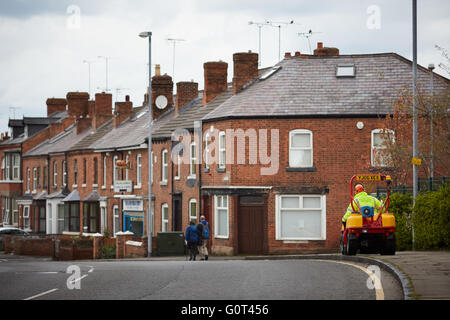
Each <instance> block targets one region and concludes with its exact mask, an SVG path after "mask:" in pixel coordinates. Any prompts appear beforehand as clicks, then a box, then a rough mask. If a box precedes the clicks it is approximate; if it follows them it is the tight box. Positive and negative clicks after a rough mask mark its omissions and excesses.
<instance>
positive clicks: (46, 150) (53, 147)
mask: <svg viewBox="0 0 450 320" xmlns="http://www.w3.org/2000/svg"><path fill="white" fill-rule="evenodd" d="M90 134H91V130H90V129H87V130H85V131H83V132H81V133H80V134H78V135H77V128H76V125H75V124H72V125H71V126H69V127H68V128H67V129H66V130H64V131H63V132H61V133H59V134H57V135H56V136H54V137H53V138H51V139H48V140H45V141H44V142H42V143H41V144H39V145H37V146H36V147H34V148H33V149H31V150H29V151H28V152H27V153H25V154H24V155H23V156H24V157H32V156H41V155H47V154H51V153H60V152H65V151H68V150H69V149H70V148H71V147H72V146H73V145H74V144H76V143H78V142H79V141H81V140H82V139H84V138H85V137H86V136H88V135H90Z"/></svg>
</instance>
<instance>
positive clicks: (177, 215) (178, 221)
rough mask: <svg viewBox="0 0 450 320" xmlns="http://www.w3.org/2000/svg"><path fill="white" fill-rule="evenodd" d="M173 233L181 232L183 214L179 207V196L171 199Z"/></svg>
mask: <svg viewBox="0 0 450 320" xmlns="http://www.w3.org/2000/svg"><path fill="white" fill-rule="evenodd" d="M172 219H173V224H172V226H173V231H183V230H182V229H183V213H182V205H181V196H178V195H177V196H174V197H173V217H172Z"/></svg>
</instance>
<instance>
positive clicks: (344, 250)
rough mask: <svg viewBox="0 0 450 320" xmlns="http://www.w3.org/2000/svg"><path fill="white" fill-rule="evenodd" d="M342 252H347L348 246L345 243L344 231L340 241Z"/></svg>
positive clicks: (344, 253)
mask: <svg viewBox="0 0 450 320" xmlns="http://www.w3.org/2000/svg"><path fill="white" fill-rule="evenodd" d="M340 248H341V253H342V254H343V255H346V254H347V246H345V245H344V233H343V232H341V242H340Z"/></svg>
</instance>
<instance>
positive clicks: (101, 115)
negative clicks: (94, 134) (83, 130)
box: [91, 92, 113, 130]
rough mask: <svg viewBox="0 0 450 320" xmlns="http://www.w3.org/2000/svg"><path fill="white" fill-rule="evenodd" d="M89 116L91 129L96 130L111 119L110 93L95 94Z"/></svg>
mask: <svg viewBox="0 0 450 320" xmlns="http://www.w3.org/2000/svg"><path fill="white" fill-rule="evenodd" d="M91 117H92V129H93V130H97V128H98V127H100V126H101V125H102V124H104V123H105V122H107V121H109V120H110V119H112V117H113V114H112V94H110V93H105V92H102V93H97V94H96V95H95V102H94V109H93V112H92V115H91Z"/></svg>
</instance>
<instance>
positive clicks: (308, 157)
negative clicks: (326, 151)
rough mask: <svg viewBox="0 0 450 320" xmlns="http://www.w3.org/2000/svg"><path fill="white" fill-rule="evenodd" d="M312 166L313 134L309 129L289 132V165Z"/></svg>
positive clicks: (296, 166) (294, 166) (293, 166)
mask: <svg viewBox="0 0 450 320" xmlns="http://www.w3.org/2000/svg"><path fill="white" fill-rule="evenodd" d="M312 166H313V134H312V132H311V131H309V130H294V131H291V132H290V134H289V167H291V168H311V167H312Z"/></svg>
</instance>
